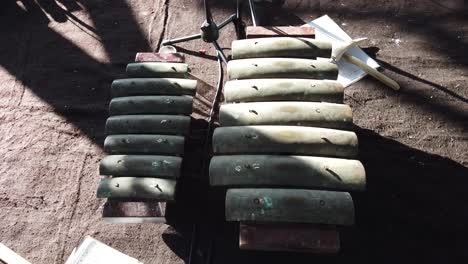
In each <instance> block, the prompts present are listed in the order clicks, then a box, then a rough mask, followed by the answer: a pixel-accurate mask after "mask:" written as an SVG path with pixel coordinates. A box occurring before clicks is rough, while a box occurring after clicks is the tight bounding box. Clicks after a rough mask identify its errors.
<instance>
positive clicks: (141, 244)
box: [0, 0, 468, 264]
mask: <svg viewBox="0 0 468 264" xmlns="http://www.w3.org/2000/svg"><path fill="white" fill-rule="evenodd" d="M218 2H219V3H218V4H216V8H215V10H214V13H215V18H216V19H218V20H219V19H222V18H224V17H227V15H228V14H229V13H230V12H231V10H232V9H231V8H232V5H231V4H228V3H223V4H220V3H221V1H218ZM225 2H226V1H225ZM200 8H201V6H200V3H199V2H198V1H189V0H166V1H157V0H153V1H142V0H140V1H137V0H127V1H123V0H113V1H110V0H80V1H74V0H59V1H58V2H54V1H53V0H37V1H36V2H35V1H32V0H22V1H12V0H7V1H2V3H1V8H0V32H1V40H2V41H1V44H0V108H1V111H0V156H1V157H2V159H1V160H0V175H1V176H0V242H2V243H4V244H5V245H7V246H8V247H10V248H12V249H13V250H15V251H17V252H18V253H20V254H21V255H22V256H24V257H25V258H27V259H28V260H30V261H31V262H32V263H37V264H40V263H43V264H50V263H63V262H64V261H65V260H66V258H67V256H68V255H69V254H70V252H71V250H72V249H73V248H74V247H75V246H76V245H77V244H78V243H79V241H80V239H81V238H82V237H83V236H85V235H91V236H93V237H95V238H97V239H99V240H101V241H103V242H104V243H107V244H109V245H111V246H113V247H115V248H116V249H118V250H120V251H122V252H124V253H126V254H129V255H130V256H133V257H135V258H138V259H140V260H141V261H143V262H144V263H184V261H185V260H186V259H187V249H186V248H187V245H188V239H189V236H188V235H187V232H185V229H184V228H172V227H169V226H167V225H155V224H144V225H115V224H106V223H104V222H102V221H101V219H100V217H101V210H102V205H103V202H104V201H101V200H98V199H97V198H96V197H95V190H96V186H97V184H98V181H99V177H98V171H97V168H98V163H99V160H100V159H101V158H102V157H103V156H104V153H103V150H102V144H103V140H104V136H105V135H104V122H105V119H106V118H107V104H108V101H109V86H110V83H111V81H112V80H113V79H115V78H119V77H122V76H124V67H125V65H126V64H127V63H128V62H130V61H132V60H133V57H134V55H135V53H136V52H137V51H150V50H154V49H155V48H157V47H158V46H159V44H160V41H161V40H162V39H163V38H168V37H177V36H183V35H186V34H191V33H192V32H196V31H197V30H198V27H199V24H200V23H201V21H202V20H203V19H202V14H203V13H202V11H201V10H200ZM322 14H329V15H330V16H331V17H332V18H333V19H335V20H336V21H337V22H338V23H339V24H340V25H341V26H342V27H343V28H344V29H345V30H346V31H347V32H348V33H349V34H350V35H351V36H353V37H361V36H366V37H368V38H370V41H369V42H368V43H366V44H365V45H364V46H366V47H367V49H366V51H367V52H368V53H369V54H370V55H372V56H375V57H376V58H377V59H378V60H379V62H380V63H381V64H382V65H383V66H384V67H386V68H387V71H386V72H387V73H388V74H389V75H391V76H392V77H393V78H395V79H396V80H397V81H398V82H399V83H400V84H401V86H402V90H401V91H400V92H393V91H391V90H389V89H388V88H385V87H383V86H382V85H381V84H379V83H378V82H376V81H373V80H372V79H369V78H366V79H365V80H363V81H361V82H359V83H357V84H355V85H353V86H351V87H349V88H347V90H346V96H345V99H346V102H347V103H348V104H350V105H351V106H352V107H353V109H354V120H355V123H356V125H357V128H356V130H357V133H358V135H359V140H360V159H361V160H362V161H363V163H364V165H365V167H366V170H367V174H368V190H367V191H366V192H364V193H359V194H353V198H354V200H355V203H356V221H357V224H356V227H355V228H352V229H345V230H342V240H343V241H342V242H343V243H342V252H341V253H340V254H339V255H337V256H333V257H320V258H319V257H314V256H307V255H300V254H295V255H291V254H264V253H246V252H239V251H238V250H236V243H237V242H236V238H235V235H234V234H235V228H234V227H233V226H229V225H225V226H221V227H219V226H216V228H215V227H213V226H211V225H210V221H207V223H208V224H206V225H205V226H204V227H203V232H202V233H216V234H217V235H216V236H215V249H216V250H215V253H214V262H215V263H240V262H243V263H284V262H286V261H289V262H290V263H312V262H313V261H321V262H323V263H336V262H341V263H342V262H343V261H347V262H349V261H360V262H361V263H376V262H379V263H390V262H391V263H394V262H395V261H398V262H399V263H405V262H410V261H411V262H415V261H417V262H418V263H422V262H424V263H453V262H455V261H456V262H457V263H463V262H466V261H467V260H468V254H467V253H466V248H467V246H468V240H467V239H466V237H467V235H468V226H467V225H468V224H467V223H468V192H467V191H466V189H467V188H468V169H467V166H468V151H467V150H468V133H467V129H468V89H467V85H468V70H467V68H468V57H467V56H468V55H467V53H466V50H467V49H468V39H467V37H468V21H467V20H468V15H467V9H466V7H465V6H464V1H462V0H452V1H429V0H423V1H409V0H407V1H404V0H395V1H385V0H373V1H371V0H366V1H362V0H361V1H358V0H353V1H312V0H311V1H299V0H295V1H292V0H291V1H289V2H288V4H287V6H286V9H285V10H283V11H279V10H271V11H270V13H269V16H268V17H266V19H267V20H270V21H267V22H268V23H271V24H275V25H300V24H303V23H304V22H305V21H310V20H312V19H314V18H316V17H317V16H319V15H322ZM247 23H249V22H248V21H247ZM234 38H235V35H234V30H233V28H232V27H231V26H230V27H228V28H227V29H226V30H224V31H223V32H222V40H221V41H220V42H221V45H222V46H223V47H225V48H229V46H230V42H231V41H232V40H233V39H234ZM180 48H182V49H180V50H181V51H184V52H187V53H188V54H191V55H188V56H187V62H188V63H190V65H191V68H192V74H193V76H194V77H195V78H197V79H199V80H200V83H201V85H200V89H199V94H198V95H197V100H196V102H195V107H196V110H195V114H194V117H195V118H201V117H204V116H206V109H207V106H208V105H209V102H210V101H211V98H212V97H213V94H214V91H213V85H215V82H216V80H215V79H216V75H217V68H216V67H217V66H216V61H215V57H214V54H215V52H214V49H213V48H211V47H210V46H209V45H207V44H205V43H202V42H201V41H193V42H190V43H187V44H184V45H181V46H180ZM199 49H207V50H208V54H207V55H203V56H201V55H200V54H198V53H197V52H198V50H199ZM226 52H227V53H229V50H226ZM191 151H192V152H193V153H197V152H200V149H193V150H191ZM197 162H198V161H195V162H193V163H197ZM189 188H190V187H189ZM211 202H212V201H205V203H203V205H204V206H205V207H204V208H205V209H213V210H215V209H216V208H218V207H219V206H218V205H217V203H216V202H213V203H214V204H216V206H214V205H213V204H211ZM202 207H203V206H202ZM221 210H222V208H221ZM215 215H218V214H215ZM221 215H222V213H221ZM220 218H222V217H220ZM188 219H189V220H190V218H188ZM218 228H219V229H218ZM202 244H203V243H202Z"/></svg>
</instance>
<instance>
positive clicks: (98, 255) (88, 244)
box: [65, 236, 143, 264]
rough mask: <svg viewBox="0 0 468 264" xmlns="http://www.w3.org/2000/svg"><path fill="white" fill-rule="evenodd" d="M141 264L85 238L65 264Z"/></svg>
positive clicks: (104, 245) (94, 240)
mask: <svg viewBox="0 0 468 264" xmlns="http://www.w3.org/2000/svg"><path fill="white" fill-rule="evenodd" d="M109 263H112V264H143V263H141V262H139V261H138V260H136V259H134V258H131V257H129V256H127V255H125V254H124V253H122V252H120V251H117V250H115V249H113V248H111V247H109V246H107V245H106V244H104V243H101V242H99V241H97V240H96V239H94V238H92V237H90V236H87V237H86V238H85V239H84V240H83V242H82V243H81V244H80V246H79V247H78V248H75V249H74V250H73V252H72V254H71V255H70V257H68V259H67V262H65V264H109Z"/></svg>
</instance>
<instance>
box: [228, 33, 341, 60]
mask: <svg viewBox="0 0 468 264" xmlns="http://www.w3.org/2000/svg"><path fill="white" fill-rule="evenodd" d="M331 51H332V44H331V42H328V41H322V40H317V39H312V38H292V37H272V38H255V39H243V40H235V41H233V42H232V58H233V59H235V60H237V59H246V58H280V57H288V58H305V59H314V58H316V57H324V58H330V56H331Z"/></svg>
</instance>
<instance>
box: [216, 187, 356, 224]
mask: <svg viewBox="0 0 468 264" xmlns="http://www.w3.org/2000/svg"><path fill="white" fill-rule="evenodd" d="M225 206H226V210H225V213H226V220H227V221H239V222H255V223H256V222H269V223H309V224H328V225H346V226H348V225H353V224H354V205H353V200H352V198H351V195H350V194H349V193H347V192H333V191H319V190H303V189H229V190H228V191H227V193H226V204H225Z"/></svg>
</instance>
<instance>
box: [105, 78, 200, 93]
mask: <svg viewBox="0 0 468 264" xmlns="http://www.w3.org/2000/svg"><path fill="white" fill-rule="evenodd" d="M196 87H197V81H196V80H189V79H180V78H129V79H118V80H115V81H113V82H112V86H111V95H112V97H123V96H137V95H191V96H194V95H195V93H196Z"/></svg>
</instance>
